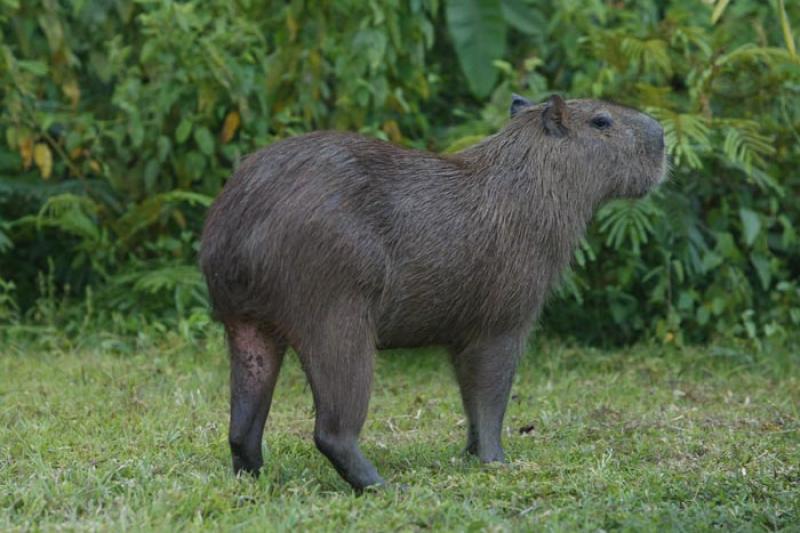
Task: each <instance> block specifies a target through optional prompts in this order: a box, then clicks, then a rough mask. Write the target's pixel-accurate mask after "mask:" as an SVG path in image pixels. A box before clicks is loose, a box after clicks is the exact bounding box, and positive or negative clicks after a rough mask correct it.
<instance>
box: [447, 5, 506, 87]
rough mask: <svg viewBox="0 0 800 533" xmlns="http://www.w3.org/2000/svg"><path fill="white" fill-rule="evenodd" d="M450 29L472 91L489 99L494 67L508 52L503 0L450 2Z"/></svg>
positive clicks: (493, 82)
mask: <svg viewBox="0 0 800 533" xmlns="http://www.w3.org/2000/svg"><path fill="white" fill-rule="evenodd" d="M446 14H447V27H448V29H449V31H450V37H451V38H452V39H453V46H454V48H455V50H456V55H457V56H458V62H459V64H460V65H461V70H462V71H463V72H464V75H465V76H466V77H467V82H468V83H469V88H470V91H471V92H472V93H473V94H474V95H475V96H477V97H479V98H484V97H486V96H488V94H489V93H490V92H491V90H492V88H494V85H495V82H496V81H497V70H496V69H495V68H494V65H493V64H492V63H493V62H494V60H495V59H501V58H502V57H503V55H504V54H505V50H506V30H507V26H506V22H505V20H504V19H503V10H502V8H501V5H500V0H447V2H446Z"/></svg>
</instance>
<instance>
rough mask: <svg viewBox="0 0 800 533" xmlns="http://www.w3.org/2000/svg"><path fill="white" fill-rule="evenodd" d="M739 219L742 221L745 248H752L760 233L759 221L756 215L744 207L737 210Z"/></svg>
mask: <svg viewBox="0 0 800 533" xmlns="http://www.w3.org/2000/svg"><path fill="white" fill-rule="evenodd" d="M739 218H740V219H741V220H742V230H743V231H744V242H745V244H747V246H752V245H753V242H755V240H756V237H758V233H759V232H760V231H761V219H760V218H759V217H758V213H755V212H754V211H751V210H750V209H747V208H746V207H742V208H741V209H739Z"/></svg>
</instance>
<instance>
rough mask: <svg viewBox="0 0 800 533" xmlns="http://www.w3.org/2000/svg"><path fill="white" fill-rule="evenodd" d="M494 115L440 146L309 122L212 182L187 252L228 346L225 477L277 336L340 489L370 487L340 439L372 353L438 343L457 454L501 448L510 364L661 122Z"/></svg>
mask: <svg viewBox="0 0 800 533" xmlns="http://www.w3.org/2000/svg"><path fill="white" fill-rule="evenodd" d="M511 114H512V119H511V121H510V122H509V124H508V125H507V126H506V127H505V128H504V129H503V130H502V131H500V132H499V133H498V134H496V135H494V136H492V137H489V138H487V139H486V140H485V141H484V142H482V143H480V144H478V145H476V146H474V147H472V148H469V149H467V150H465V151H463V152H460V153H458V154H454V155H452V156H440V155H436V154H432V153H428V152H423V151H417V150H408V149H405V148H401V147H398V146H394V145H392V144H389V143H386V142H383V141H378V140H375V139H369V138H366V137H363V136H359V135H355V134H349V133H336V132H318V133H312V134H309V135H304V136H301V137H296V138H292V139H288V140H285V141H281V142H278V143H275V144H273V145H272V146H270V147H268V148H266V149H264V150H262V151H260V152H257V153H256V154H254V155H252V156H250V157H249V158H247V159H246V160H245V161H244V162H243V163H242V165H241V166H240V167H239V169H238V170H237V171H236V173H235V174H234V175H233V177H232V178H231V179H230V180H229V181H228V183H227V184H226V186H225V188H224V190H223V191H222V193H221V194H220V196H219V197H218V198H217V200H216V201H215V202H214V204H213V206H212V207H211V209H210V211H209V214H208V217H207V220H206V225H205V229H204V232H203V238H202V250H201V254H200V263H201V267H202V270H203V273H204V275H205V278H206V281H207V283H208V288H209V295H210V297H211V302H212V305H213V310H214V315H215V317H216V318H217V319H218V320H220V321H221V322H222V323H223V324H224V326H225V330H226V334H227V338H228V342H229V346H230V353H231V426H230V445H231V450H232V454H233V463H234V469H235V470H236V471H241V470H244V471H249V472H258V469H259V468H260V466H261V464H262V457H261V436H262V433H263V428H264V423H265V421H266V418H267V414H268V412H269V406H270V403H271V398H272V391H273V388H274V385H275V381H276V379H277V375H278V371H279V369H280V365H281V361H282V359H283V354H284V352H285V351H286V348H287V346H288V345H291V346H292V347H293V348H294V349H295V351H296V352H297V354H298V356H299V358H300V360H301V363H302V365H303V369H304V371H305V372H306V375H307V377H308V380H309V382H310V384H311V389H312V392H313V395H314V404H315V408H316V424H315V430H314V439H315V443H316V444H317V447H318V448H319V449H320V451H322V452H323V453H324V454H325V455H326V456H327V457H328V459H330V461H331V463H332V464H333V465H334V467H335V468H336V469H337V470H338V471H339V473H340V474H341V475H342V476H343V477H344V478H345V479H346V480H347V481H348V482H349V483H350V484H351V485H352V486H353V487H355V488H356V489H362V488H364V487H366V486H368V485H373V484H378V483H382V481H383V480H382V479H381V477H380V476H379V475H378V473H377V471H376V470H375V467H374V466H373V465H372V464H371V463H370V462H369V461H368V460H367V459H366V458H365V457H364V456H363V454H362V453H361V451H360V449H359V447H358V443H357V437H358V434H359V432H360V430H361V427H362V425H363V422H364V420H365V417H366V412H367V405H368V399H369V393H370V384H371V379H372V364H373V357H374V352H375V349H376V347H409V346H419V345H429V344H436V345H441V346H444V347H446V348H447V349H448V350H449V352H450V354H451V357H452V361H453V364H454V367H455V371H456V378H457V380H458V383H459V385H460V388H461V393H462V398H463V402H464V408H465V411H466V413H467V418H468V420H469V424H468V435H467V451H468V452H470V453H473V454H475V455H477V456H478V457H479V458H480V459H481V460H483V461H499V460H502V459H503V450H502V447H501V445H500V435H501V428H502V420H503V415H504V412H505V406H506V402H507V399H508V394H509V391H510V387H511V382H512V378H513V374H514V370H515V368H516V361H517V360H518V358H519V356H520V354H521V353H522V351H523V347H524V345H525V341H526V338H527V335H528V332H529V329H530V326H531V324H532V322H533V320H534V319H535V318H536V316H537V314H538V312H539V310H540V309H541V306H542V305H543V302H544V299H545V297H546V295H547V293H548V291H549V289H550V288H551V287H552V285H553V284H554V283H555V282H556V280H557V279H558V276H559V275H560V273H561V272H562V271H563V269H564V268H565V267H566V266H567V264H568V262H569V260H570V258H571V256H572V253H573V250H574V246H575V244H576V242H577V240H578V239H579V238H580V237H581V235H582V233H583V231H584V230H585V227H586V224H587V223H588V221H589V220H590V218H591V216H592V213H593V212H594V210H595V209H596V208H597V206H598V205H600V204H601V203H602V202H604V201H606V200H608V199H610V198H616V197H639V196H642V195H644V194H646V193H647V192H648V191H649V190H650V189H651V188H652V187H654V186H655V185H656V184H657V183H658V182H659V181H660V180H661V179H663V176H664V174H665V154H664V139H663V131H662V129H661V127H660V126H659V125H658V123H657V122H656V121H654V120H653V119H652V118H650V117H648V116H647V115H644V114H642V113H639V112H637V111H635V110H632V109H628V108H624V107H620V106H616V105H612V104H606V103H603V102H598V101H593V100H574V101H570V102H565V101H564V100H562V99H561V98H558V97H553V98H552V99H551V100H550V101H548V102H547V103H546V104H542V105H534V104H531V103H530V102H528V101H527V100H525V99H523V98H521V97H516V96H515V98H514V100H513V102H512V106H511Z"/></svg>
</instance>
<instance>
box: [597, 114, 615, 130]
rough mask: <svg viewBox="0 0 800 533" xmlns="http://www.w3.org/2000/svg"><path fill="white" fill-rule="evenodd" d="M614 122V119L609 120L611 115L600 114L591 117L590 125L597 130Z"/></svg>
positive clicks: (606, 127)
mask: <svg viewBox="0 0 800 533" xmlns="http://www.w3.org/2000/svg"><path fill="white" fill-rule="evenodd" d="M613 124H614V121H613V120H611V117H607V116H603V115H600V116H599V117H594V118H593V119H592V127H593V128H597V129H598V130H607V129H608V128H610V127H611V126H612V125H613Z"/></svg>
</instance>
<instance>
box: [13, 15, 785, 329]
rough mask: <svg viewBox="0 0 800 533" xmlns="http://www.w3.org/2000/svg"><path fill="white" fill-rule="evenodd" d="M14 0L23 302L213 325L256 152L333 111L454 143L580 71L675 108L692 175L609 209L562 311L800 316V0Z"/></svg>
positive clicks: (621, 97) (653, 109)
mask: <svg viewBox="0 0 800 533" xmlns="http://www.w3.org/2000/svg"><path fill="white" fill-rule="evenodd" d="M440 4H441V5H440ZM0 9H2V11H0V28H2V42H0V66H1V68H2V70H1V71H0V79H1V80H2V86H0V91H2V92H0V100H1V101H2V110H0V120H2V129H3V130H4V134H5V135H4V139H3V140H2V141H0V209H1V210H0V268H1V270H0V320H7V321H8V320H12V321H18V320H24V321H25V320H26V321H33V322H37V321H39V322H41V321H48V320H49V321H52V320H55V319H56V318H55V317H56V316H58V317H62V319H63V320H66V322H64V323H61V324H60V327H66V328H77V327H79V324H81V323H84V322H85V321H86V317H87V316H91V317H93V318H92V319H93V320H105V319H108V320H109V322H108V323H109V324H112V325H116V326H118V327H120V328H122V329H136V328H137V327H139V325H140V324H141V323H142V322H144V321H155V322H159V323H164V324H168V325H173V326H174V325H176V324H177V325H179V326H180V327H182V328H183V329H184V330H186V331H191V330H192V329H193V328H194V329H196V330H200V329H202V327H203V326H204V325H205V324H206V323H207V316H206V313H205V293H204V290H203V285H202V281H201V279H200V277H199V275H198V273H197V270H196V268H195V267H194V262H195V254H196V248H197V234H198V230H199V228H200V226H201V224H202V217H203V213H204V208H205V207H206V206H207V205H208V203H209V202H210V200H211V198H213V196H214V195H215V194H216V193H217V191H218V190H219V188H220V187H221V186H222V184H223V182H224V180H225V178H226V176H227V175H228V174H229V173H230V171H231V169H232V168H233V167H234V166H235V164H236V162H237V160H238V158H239V157H240V156H241V155H242V154H243V153H246V152H249V151H251V150H253V149H255V148H256V147H259V146H263V145H265V144H268V143H270V142H272V141H274V140H276V139H279V138H283V137H286V136H290V135H294V134H298V133H301V132H304V131H308V130H312V129H318V128H339V129H348V130H356V131H361V132H363V133H365V134H368V135H374V136H378V137H381V138H384V139H389V140H392V141H394V142H399V143H403V144H408V145H412V146H417V147H421V148H429V149H435V150H446V149H450V150H455V149H458V147H461V146H464V145H467V144H469V143H470V142H473V141H474V140H475V139H476V138H477V137H478V136H481V135H485V134H489V133H491V132H492V131H495V130H496V129H497V128H498V127H500V126H501V125H502V123H503V122H504V120H505V119H506V113H507V104H508V101H509V97H510V93H511V92H512V91H515V92H520V93H524V94H526V95H528V96H530V97H533V98H543V97H544V96H545V95H547V94H549V93H550V92H555V91H557V92H561V93H564V94H567V95H569V96H571V97H597V98H605V99H610V100H616V101H619V102H622V103H625V104H629V105H632V106H635V107H638V108H643V109H646V110H647V111H649V112H650V113H652V114H653V115H655V116H656V117H658V118H659V120H661V122H662V124H664V126H665V130H666V133H667V142H668V145H669V149H670V153H671V156H672V161H673V172H672V180H671V181H670V183H669V184H667V185H666V186H665V187H663V189H662V190H661V191H660V192H659V193H658V194H657V195H655V196H653V197H652V198H649V199H647V200H645V201H642V202H628V201H619V202H614V203H612V204H610V205H608V206H606V207H605V208H603V209H602V210H601V211H600V213H599V214H598V217H597V220H596V223H595V225H594V226H593V228H592V230H591V232H590V234H589V235H588V236H587V239H586V240H585V241H584V242H583V244H582V247H581V249H580V250H579V251H578V254H577V257H576V261H575V268H574V270H573V272H571V273H570V274H569V275H568V276H567V279H566V280H565V283H564V285H563V287H562V290H561V292H560V293H559V295H558V296H557V298H556V300H555V301H553V302H551V305H550V306H549V310H548V312H547V314H546V317H545V324H546V327H548V328H550V329H551V330H553V331H557V332H560V333H562V334H568V335H576V336H579V337H581V338H584V339H588V340H592V341H602V342H625V341H630V340H634V339H636V338H639V337H641V336H643V335H645V334H656V335H657V336H658V338H659V339H662V340H664V341H666V342H672V341H675V342H679V341H682V340H703V339H706V338H708V337H709V336H715V335H734V336H738V337H742V338H751V339H754V340H758V339H763V338H766V337H779V338H780V337H784V336H786V335H788V334H790V333H791V330H792V329H793V328H796V327H797V325H798V324H800V281H799V280H798V276H797V272H799V271H800V248H799V246H800V241H798V237H797V235H796V229H795V226H796V223H797V221H798V219H800V217H799V216H798V215H800V206H798V205H797V202H796V201H795V198H796V195H797V192H798V186H800V176H799V175H798V173H797V169H798V168H800V104H798V102H800V59H798V56H797V54H796V51H795V44H794V38H793V36H792V25H791V23H790V21H797V20H798V19H799V18H800V5H799V4H798V3H796V2H791V3H790V5H784V4H783V2H781V1H779V0H775V1H770V2H765V1H762V0H739V1H737V2H731V3H729V2H727V1H724V0H720V1H717V2H709V1H705V2H701V1H700V0H674V1H666V0H662V1H656V0H639V1H610V0H608V1H601V0H565V1H563V2H547V1H541V0H447V1H444V2H438V1H437V0H385V1H371V2H365V1H361V0H324V1H319V2H304V1H299V0H293V1H290V2H283V1H281V2H277V1H273V2H257V1H255V0H237V1H223V0H204V1H200V0H190V1H185V2H171V1H167V0H69V1H66V0H64V1H60V2H59V1H57V0H27V1H24V2H22V1H18V0H0ZM456 58H457V59H458V60H457V61H456ZM55 301H59V302H65V303H63V304H60V306H61V307H59V306H57V305H56V304H55V303H53V302H55ZM48 302H49V303H48ZM56 307H58V308H59V309H61V308H62V307H63V309H65V310H62V311H58V312H57V311H56V310H55V308H56ZM69 310H72V311H73V312H72V314H71V313H70V311H69Z"/></svg>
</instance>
